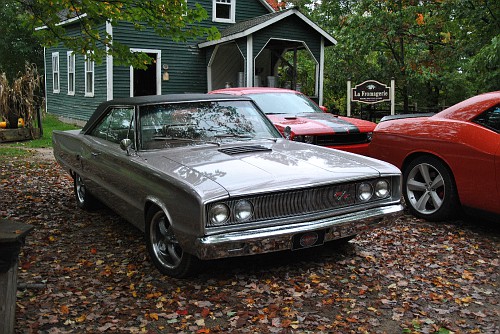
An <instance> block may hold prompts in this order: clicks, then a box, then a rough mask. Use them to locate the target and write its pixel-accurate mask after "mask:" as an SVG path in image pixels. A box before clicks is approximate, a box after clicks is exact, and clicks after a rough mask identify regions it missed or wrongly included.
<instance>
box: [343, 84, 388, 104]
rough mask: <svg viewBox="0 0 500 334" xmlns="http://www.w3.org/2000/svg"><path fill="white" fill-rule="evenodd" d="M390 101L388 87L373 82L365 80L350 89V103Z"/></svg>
mask: <svg viewBox="0 0 500 334" xmlns="http://www.w3.org/2000/svg"><path fill="white" fill-rule="evenodd" d="M390 100H391V95H390V87H388V86H386V85H384V84H381V83H380V82H378V81H375V80H367V81H365V82H363V83H360V84H359V85H356V86H355V87H354V88H353V89H352V101H357V102H361V103H379V102H383V101H390Z"/></svg>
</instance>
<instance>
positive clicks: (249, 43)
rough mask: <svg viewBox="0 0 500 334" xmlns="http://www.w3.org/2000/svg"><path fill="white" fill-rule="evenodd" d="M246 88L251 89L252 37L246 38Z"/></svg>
mask: <svg viewBox="0 0 500 334" xmlns="http://www.w3.org/2000/svg"><path fill="white" fill-rule="evenodd" d="M245 72H246V73H247V87H253V77H254V75H253V35H248V36H247V63H246V71H245Z"/></svg>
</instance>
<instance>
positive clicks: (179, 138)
mask: <svg viewBox="0 0 500 334" xmlns="http://www.w3.org/2000/svg"><path fill="white" fill-rule="evenodd" d="M153 139H154V140H178V141H186V142H190V143H200V144H213V145H217V146H220V143H218V142H216V141H209V140H202V139H193V138H181V137H172V136H156V137H154V138H153Z"/></svg>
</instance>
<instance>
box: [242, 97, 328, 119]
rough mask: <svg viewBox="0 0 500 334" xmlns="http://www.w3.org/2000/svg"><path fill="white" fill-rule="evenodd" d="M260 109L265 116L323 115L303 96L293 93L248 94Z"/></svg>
mask: <svg viewBox="0 0 500 334" xmlns="http://www.w3.org/2000/svg"><path fill="white" fill-rule="evenodd" d="M247 96H249V97H251V98H252V99H253V100H254V101H255V103H257V105H258V106H259V108H260V109H262V111H263V112H264V113H266V114H267V115H272V114H288V115H296V116H297V115H302V114H306V113H323V111H322V110H321V109H320V108H319V107H318V105H317V104H315V103H314V102H313V101H311V100H310V99H309V98H307V96H305V95H303V94H294V93H263V94H262V93H261V94H248V95H247Z"/></svg>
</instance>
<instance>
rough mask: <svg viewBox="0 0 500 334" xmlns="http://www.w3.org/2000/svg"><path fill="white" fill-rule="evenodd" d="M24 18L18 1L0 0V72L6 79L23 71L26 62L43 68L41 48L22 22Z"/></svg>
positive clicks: (13, 77) (24, 15) (11, 79)
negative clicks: (0, 36)
mask: <svg viewBox="0 0 500 334" xmlns="http://www.w3.org/2000/svg"><path fill="white" fill-rule="evenodd" d="M26 20H27V17H26V14H25V13H24V12H23V11H21V9H20V7H19V4H18V3H16V2H7V1H3V0H2V1H0V31H1V35H2V38H0V73H5V75H6V79H7V80H8V81H13V80H14V79H15V78H16V77H18V75H19V73H21V72H24V70H25V65H26V63H29V64H34V65H35V66H36V67H37V68H38V69H39V70H41V69H43V48H42V47H41V45H40V43H39V42H38V41H37V39H36V38H35V37H34V36H33V31H32V30H30V29H27V28H26V26H24V25H23V24H22V23H23V22H25V21H26Z"/></svg>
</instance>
